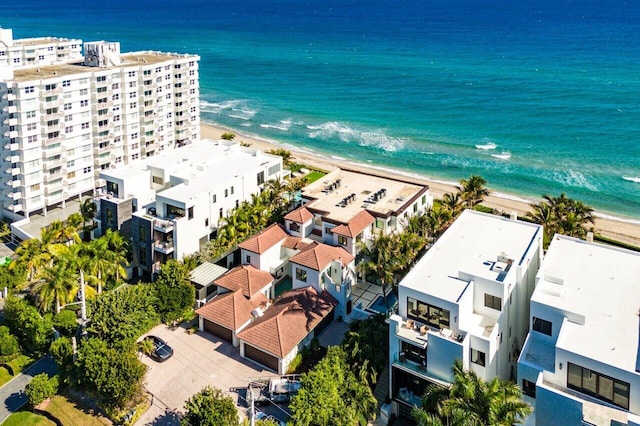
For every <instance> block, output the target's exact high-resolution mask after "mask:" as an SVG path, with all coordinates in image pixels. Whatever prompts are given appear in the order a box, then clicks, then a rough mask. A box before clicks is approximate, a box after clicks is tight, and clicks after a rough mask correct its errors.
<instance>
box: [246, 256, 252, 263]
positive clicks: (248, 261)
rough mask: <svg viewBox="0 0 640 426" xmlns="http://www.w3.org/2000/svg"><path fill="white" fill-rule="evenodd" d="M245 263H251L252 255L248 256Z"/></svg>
mask: <svg viewBox="0 0 640 426" xmlns="http://www.w3.org/2000/svg"><path fill="white" fill-rule="evenodd" d="M245 262H246V263H251V255H250V254H248V255H247V257H246V259H245Z"/></svg>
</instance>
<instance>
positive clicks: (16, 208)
mask: <svg viewBox="0 0 640 426" xmlns="http://www.w3.org/2000/svg"><path fill="white" fill-rule="evenodd" d="M9 210H10V211H12V212H14V213H18V212H21V211H22V210H24V208H23V207H22V204H11V205H10V206H9Z"/></svg>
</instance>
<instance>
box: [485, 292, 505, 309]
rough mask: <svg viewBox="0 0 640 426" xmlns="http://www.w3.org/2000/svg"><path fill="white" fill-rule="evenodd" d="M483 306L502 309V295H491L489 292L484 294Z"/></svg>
mask: <svg viewBox="0 0 640 426" xmlns="http://www.w3.org/2000/svg"><path fill="white" fill-rule="evenodd" d="M484 306H486V307H487V308H491V309H495V310H496V311H501V310H502V297H498V296H493V295H491V294H487V293H485V294H484Z"/></svg>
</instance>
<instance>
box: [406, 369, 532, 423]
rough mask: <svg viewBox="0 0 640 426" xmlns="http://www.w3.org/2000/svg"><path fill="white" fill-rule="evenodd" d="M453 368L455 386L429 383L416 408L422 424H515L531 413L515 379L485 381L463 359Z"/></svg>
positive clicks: (417, 417)
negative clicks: (465, 369)
mask: <svg viewBox="0 0 640 426" xmlns="http://www.w3.org/2000/svg"><path fill="white" fill-rule="evenodd" d="M451 371H452V372H453V378H454V381H453V383H452V384H451V387H449V388H448V389H447V388H445V387H442V386H439V385H431V386H429V387H428V388H427V390H426V392H425V394H424V396H423V398H422V407H420V408H416V409H415V410H414V413H413V415H414V418H415V419H416V422H417V423H418V425H419V426H425V425H444V424H447V425H459V426H480V425H513V424H520V423H522V421H523V420H524V419H525V418H526V417H527V416H528V415H529V414H531V412H532V409H531V406H530V405H529V404H527V403H526V402H524V401H523V400H522V391H521V390H520V388H518V386H516V385H515V384H514V383H512V382H505V381H502V380H500V379H499V378H497V377H496V378H493V379H492V380H491V381H489V382H485V381H484V380H482V379H481V378H479V377H478V376H477V375H476V374H475V373H474V372H473V371H464V370H463V368H462V362H461V361H460V360H459V359H456V361H455V362H454V364H453V367H452V369H451Z"/></svg>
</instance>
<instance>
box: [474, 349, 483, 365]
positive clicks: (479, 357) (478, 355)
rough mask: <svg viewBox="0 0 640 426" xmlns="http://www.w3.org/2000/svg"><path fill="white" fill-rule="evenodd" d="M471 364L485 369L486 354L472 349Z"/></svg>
mask: <svg viewBox="0 0 640 426" xmlns="http://www.w3.org/2000/svg"><path fill="white" fill-rule="evenodd" d="M471 362H473V363H474V364H478V365H481V366H483V367H484V365H485V354H484V352H480V351H479V350H477V349H473V348H471Z"/></svg>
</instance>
